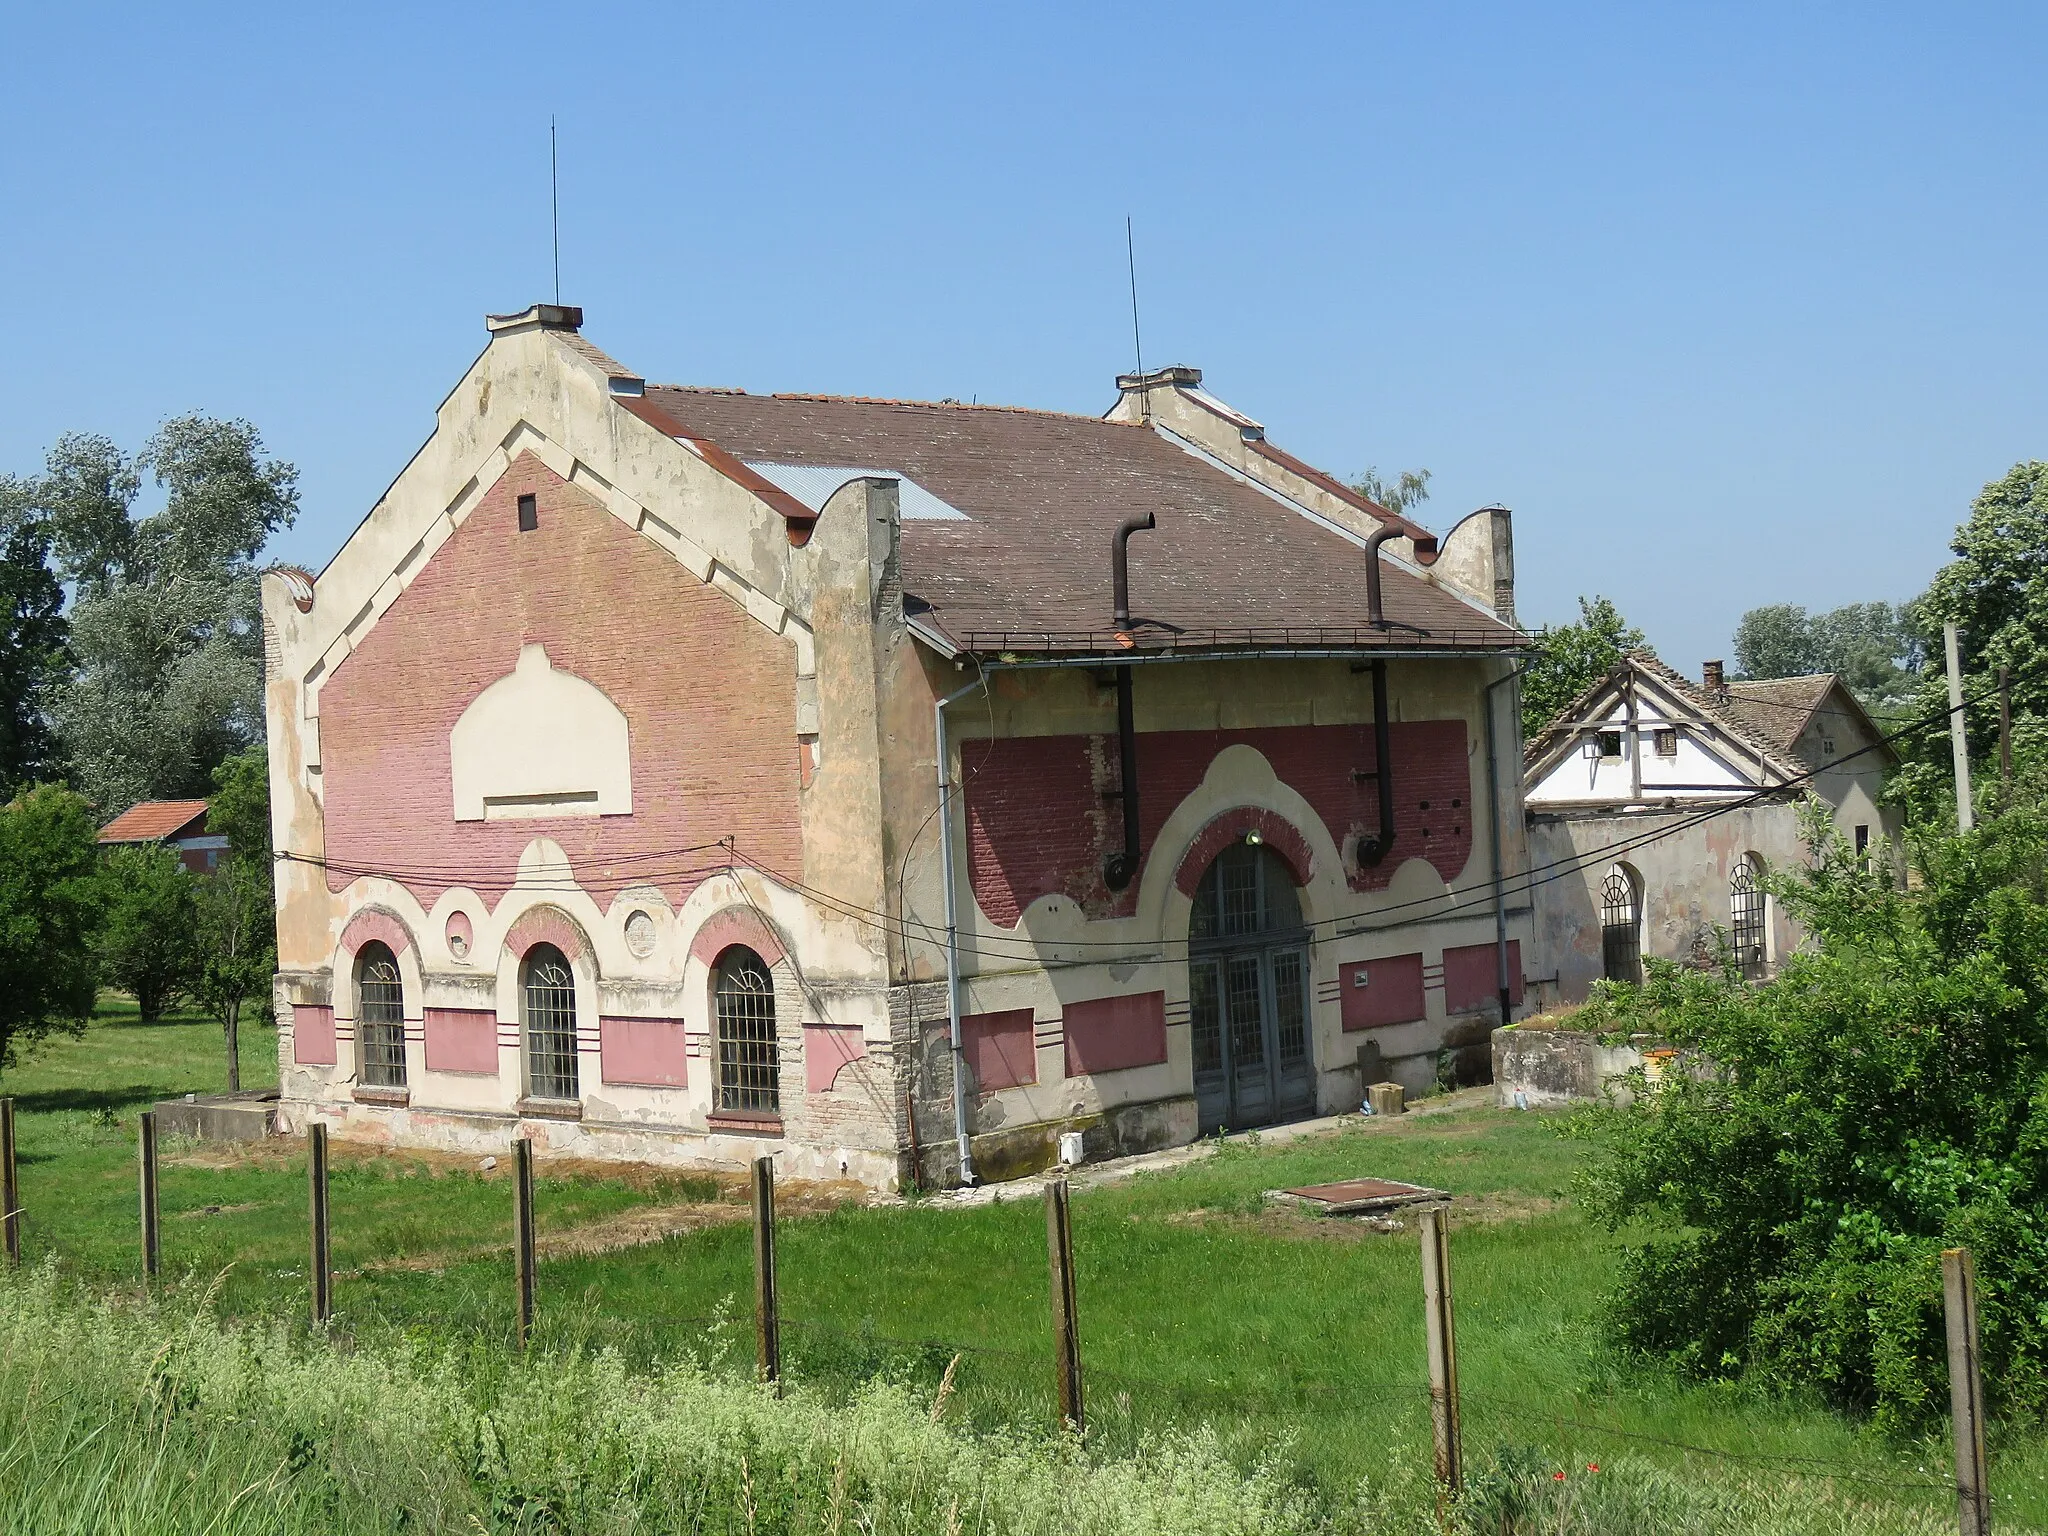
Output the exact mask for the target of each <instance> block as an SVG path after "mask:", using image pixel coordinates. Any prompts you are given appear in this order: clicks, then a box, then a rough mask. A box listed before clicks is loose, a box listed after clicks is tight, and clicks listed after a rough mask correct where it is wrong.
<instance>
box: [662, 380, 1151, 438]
mask: <svg viewBox="0 0 2048 1536" xmlns="http://www.w3.org/2000/svg"><path fill="white" fill-rule="evenodd" d="M647 387H648V388H649V389H672V390H675V391H677V392H678V393H681V394H692V395H736V396H745V397H746V398H747V399H750V400H790V401H808V402H812V403H815V404H821V405H900V406H908V407H911V408H913V409H916V410H927V411H1005V412H1008V413H1010V414H1011V415H1016V416H1048V417H1052V418H1054V419H1056V420H1060V421H1085V422H1090V423H1092V424H1095V425H1098V426H1105V427H1125V426H1132V425H1135V423H1132V422H1124V421H1110V420H1107V419H1105V418H1104V417H1101V416H1096V415H1092V414H1089V413H1086V412H1082V411H1049V410H1046V409H1045V408H1044V407H1043V406H1036V405H998V404H996V403H995V402H993V401H982V400H909V399H901V398H897V397H894V396H890V395H833V394H823V393H817V392H813V391H809V390H774V391H772V392H770V393H768V394H765V395H757V394H754V393H752V392H751V391H750V390H745V389H736V388H732V387H729V386H720V385H712V384H650V385H648V386H647Z"/></svg>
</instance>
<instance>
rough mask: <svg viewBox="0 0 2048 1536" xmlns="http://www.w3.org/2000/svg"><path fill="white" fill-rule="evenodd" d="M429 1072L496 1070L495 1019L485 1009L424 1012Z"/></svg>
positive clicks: (496, 1030) (496, 1031)
mask: <svg viewBox="0 0 2048 1536" xmlns="http://www.w3.org/2000/svg"><path fill="white" fill-rule="evenodd" d="M425 1022H426V1035H427V1070H428V1071H429V1072H488V1073H491V1074H492V1075H496V1073H497V1070H498V1016H497V1015H496V1014H495V1013H493V1012H491V1011H490V1010H489V1009H488V1008H429V1009H427V1010H426V1021H425Z"/></svg>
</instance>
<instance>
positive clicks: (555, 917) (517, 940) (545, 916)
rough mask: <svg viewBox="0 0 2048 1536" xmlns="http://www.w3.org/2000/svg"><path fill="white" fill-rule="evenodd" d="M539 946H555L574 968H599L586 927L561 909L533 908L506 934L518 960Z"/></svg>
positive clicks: (506, 938) (522, 915) (506, 945)
mask: <svg viewBox="0 0 2048 1536" xmlns="http://www.w3.org/2000/svg"><path fill="white" fill-rule="evenodd" d="M536 944H552V945H554V946H555V948H557V949H559V950H560V951H561V952H562V955H563V957H564V958H565V959H567V960H568V961H569V963H570V964H571V965H574V964H575V963H576V962H578V961H579V960H580V961H582V962H584V963H585V964H587V965H589V966H590V967H591V969H593V970H595V969H596V968H597V951H596V949H595V948H594V947H593V946H592V945H591V942H590V940H589V938H588V937H587V936H586V935H585V934H584V932H583V925H582V924H581V923H579V922H577V921H576V919H575V918H573V917H571V916H570V915H569V914H568V913H566V912H564V911H563V910H562V909H561V908H560V907H534V908H533V909H532V910H530V911H528V912H525V913H523V914H521V916H520V918H519V921H517V922H516V923H514V924H513V925H512V926H511V927H510V928H509V929H507V930H506V933H505V948H507V949H508V950H510V951H511V952H512V957H513V958H514V959H515V960H523V959H525V958H526V952H527V951H528V950H529V949H531V948H533V946H534V945H536Z"/></svg>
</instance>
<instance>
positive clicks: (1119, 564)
mask: <svg viewBox="0 0 2048 1536" xmlns="http://www.w3.org/2000/svg"><path fill="white" fill-rule="evenodd" d="M1158 526H1159V519H1158V518H1157V517H1155V516H1153V514H1152V513H1150V512H1147V513H1146V514H1145V515H1144V516H1143V517H1127V518H1125V519H1124V520H1123V521H1122V522H1121V523H1119V524H1117V529H1116V537H1115V538H1114V539H1113V540H1111V542H1110V546H1109V576H1110V586H1111V597H1112V608H1111V614H1112V616H1113V617H1114V619H1115V620H1116V627H1117V628H1118V629H1125V628H1128V627H1129V625H1130V622H1131V553H1130V548H1129V545H1130V542H1131V535H1132V534H1134V533H1143V532H1144V531H1145V530H1146V529H1148V528H1157V527H1158Z"/></svg>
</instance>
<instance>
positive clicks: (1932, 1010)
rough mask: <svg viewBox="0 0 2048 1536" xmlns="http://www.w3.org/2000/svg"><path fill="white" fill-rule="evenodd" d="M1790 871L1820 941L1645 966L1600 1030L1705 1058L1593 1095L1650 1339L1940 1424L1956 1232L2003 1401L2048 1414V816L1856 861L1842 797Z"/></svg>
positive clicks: (1695, 1366) (1782, 884)
mask: <svg viewBox="0 0 2048 1536" xmlns="http://www.w3.org/2000/svg"><path fill="white" fill-rule="evenodd" d="M1805 825H1806V828H1807V835H1808V839H1809V842H1810V844H1811V846H1812V850H1813V858H1814V864H1813V868H1812V869H1811V870H1808V871H1800V872H1796V873H1793V874H1790V875H1786V876H1779V877H1774V879H1773V882H1772V884H1773V889H1774V892H1775V894H1777V895H1778V896H1779V897H1780V898H1781V899H1782V900H1783V901H1784V902H1785V903H1786V905H1787V906H1788V907H1789V908H1790V909H1791V910H1793V911H1794V912H1795V913H1796V914H1797V916H1798V917H1799V919H1800V920H1801V922H1802V923H1803V924H1804V925H1805V927H1806V929H1807V932H1808V934H1809V935H1810V940H1809V942H1808V943H1807V944H1806V945H1803V946H1802V947H1801V948H1800V949H1799V951H1798V952H1797V953H1795V954H1793V955H1791V956H1789V957H1788V958H1787V959H1786V960H1785V963H1784V966H1783V968H1782V969H1781V971H1780V972H1779V974H1778V976H1777V977H1776V978H1775V979H1773V980H1772V981H1769V982H1766V983H1764V984H1762V985H1755V984H1751V983H1748V982H1745V981H1744V980H1743V979H1742V977H1741V975H1740V974H1739V973H1738V972H1737V971H1736V970H1734V969H1733V968H1732V967H1730V968H1729V969H1727V970H1725V971H1723V972H1719V973H1715V972H1702V971H1698V970H1691V969H1686V968H1681V967H1679V966H1675V965H1670V964H1667V963H1663V962H1652V963H1651V965H1650V975H1649V977H1648V979H1647V981H1646V982H1645V984H1644V985H1643V986H1641V987H1640V988H1638V987H1633V986H1608V985H1607V984H1602V988H1601V991H1600V993H1599V995H1597V996H1596V997H1595V999H1594V1001H1593V1002H1592V1003H1591V1004H1590V1005H1589V1008H1588V1010H1587V1013H1586V1014H1585V1015H1584V1018H1585V1022H1586V1025H1587V1026H1590V1027H1592V1028H1594V1029H1599V1030H1615V1031H1636V1030H1640V1031H1644V1032H1647V1033H1651V1034H1654V1035H1657V1036H1660V1037H1662V1038H1663V1039H1665V1040H1667V1041H1669V1042H1670V1043H1671V1044H1673V1045H1675V1046H1677V1047H1678V1048H1679V1049H1680V1050H1681V1051H1682V1052H1683V1053H1685V1055H1686V1057H1687V1058H1688V1059H1689V1060H1690V1062H1691V1063H1692V1066H1693V1069H1692V1070H1690V1071H1670V1070H1667V1071H1666V1072H1664V1073H1663V1074H1662V1076H1661V1078H1660V1080H1659V1086H1658V1087H1657V1088H1656V1090H1655V1091H1654V1092H1652V1091H1649V1090H1648V1088H1647V1085H1646V1084H1644V1083H1642V1082H1640V1081H1639V1082H1638V1083H1637V1085H1636V1086H1637V1090H1638V1091H1637V1093H1636V1095H1635V1097H1634V1100H1633V1102H1632V1103H1631V1104H1629V1105H1627V1106H1626V1107H1619V1108H1608V1109H1604V1110H1598V1111H1594V1112H1592V1113H1591V1115H1590V1117H1589V1118H1588V1119H1586V1120H1584V1121H1582V1122H1581V1128H1582V1129H1583V1130H1584V1131H1585V1132H1586V1134H1588V1135H1589V1136H1590V1137H1591V1138H1592V1139H1593V1140H1594V1141H1595V1142H1596V1143H1597V1145H1598V1146H1599V1148H1600V1150H1601V1154H1602V1155H1601V1156H1600V1158H1599V1159H1598V1161H1597V1163H1596V1171H1595V1173H1594V1175H1593V1192H1594V1193H1595V1195H1596V1197H1597V1203H1598V1206H1599V1208H1600V1209H1601V1211H1602V1212H1603V1213H1604V1214H1605V1216H1606V1217H1607V1218H1608V1219H1609V1220H1610V1221H1611V1222H1612V1223H1613V1224H1614V1225H1615V1226H1616V1227H1622V1226H1627V1227H1629V1229H1630V1230H1631V1231H1633V1232H1634V1233H1637V1234H1644V1235H1646V1236H1647V1239H1648V1240H1647V1241H1641V1240H1639V1241H1638V1242H1637V1243H1636V1244H1635V1245H1634V1246H1632V1247H1630V1248H1628V1249H1627V1250H1626V1251H1625V1253H1624V1258H1623V1265H1622V1278H1621V1284H1620V1286H1619V1289H1618V1292H1617V1302H1616V1307H1617V1321H1618V1323H1619V1325H1620V1326H1619V1333H1620V1336H1621V1338H1622V1340H1623V1341H1624V1342H1625V1343H1626V1344H1627V1345H1628V1346H1630V1347H1633V1348H1635V1349H1638V1350H1642V1351H1646V1352H1648V1353H1651V1354H1654V1355H1658V1356H1662V1357H1664V1358H1666V1359H1667V1360H1669V1361H1671V1362H1673V1363H1674V1364H1676V1365H1678V1366H1679V1367H1680V1368H1682V1369H1684V1370H1686V1371H1688V1372H1691V1373H1693V1374H1697V1375H1701V1376H1708V1377H1733V1376H1736V1375H1739V1374H1743V1373H1745V1372H1748V1373H1753V1374H1754V1375H1756V1376H1759V1377H1762V1378H1764V1379H1766V1380H1767V1381H1775V1382H1779V1383H1783V1384H1787V1385H1791V1386H1795V1387H1797V1388H1799V1389H1800V1390H1813V1391H1817V1392H1819V1393H1821V1394H1822V1395H1823V1396H1825V1397H1827V1398H1828V1399H1830V1400H1832V1401H1833V1402H1835V1403H1837V1404H1840V1405H1843V1406H1846V1407H1852V1408H1858V1409H1863V1410H1868V1411H1870V1412H1872V1413H1874V1414H1875V1416H1876V1417H1877V1418H1878V1420H1879V1421H1880V1422H1881V1423H1882V1424H1884V1425H1885V1426H1886V1427H1888V1428H1891V1429H1897V1430H1901V1431H1909V1432H1911V1431H1919V1430H1922V1429H1925V1428H1927V1427H1929V1426H1931V1425H1932V1424H1933V1423H1934V1422H1936V1421H1938V1419H1939V1418H1940V1417H1941V1415H1942V1414H1943V1413H1944V1412H1945V1410H1946V1408H1947V1401H1946V1398H1947V1392H1946V1388H1945V1387H1944V1386H1942V1382H1943V1381H1944V1379H1945V1375H1946V1373H1945V1370H1944V1368H1943V1353H1944V1342H1943V1332H1942V1313H1941V1270H1940V1253H1941V1250H1942V1249H1943V1248H1945V1247H1956V1246H1963V1247H1968V1248H1970V1249H1972V1250H1973V1251H1974V1253H1975V1255H1976V1261H1977V1265H1978V1274H1979V1279H1980V1302H1981V1307H1982V1314H1981V1315H1982V1324H1983V1357H1984V1361H1985V1366H1986V1376H1987V1381H1988V1385H1989V1389H1990V1392H1991V1396H1992V1403H1993V1409H1994V1412H1995V1413H1996V1414H1997V1415H1998V1416H1999V1417H2000V1418H2002V1419H2007V1420H2009V1421H2012V1422H2018V1421H2020V1420H2023V1419H2037V1418H2039V1417H2041V1416H2042V1415H2043V1414H2044V1413H2048V1306H2044V1304H2043V1303H2044V1298H2048V817H2044V816H2042V815H2040V814H2038V813H2037V812H2032V811H2028V812H2025V813H2008V814H2006V815H2003V816H1996V817H1993V818H1991V819H1989V820H1988V821H1987V822H1986V823H1985V824H1983V825H1982V826H1980V827H1979V829H1978V830H1977V831H1976V832H1974V833H1972V834H1971V835H1969V836H1968V837H1948V838H1940V839H1925V840H1922V841H1920V842H1919V844H1918V846H1917V848H1916V863H1917V864H1918V865H1919V869H1920V873H1921V877H1922V881H1923V884H1922V888H1921V889H1919V890H1917V891H1912V892H1908V891H1905V890H1901V889H1900V888H1899V887H1898V883H1897V882H1896V880H1895V879H1894V878H1892V876H1891V873H1890V872H1889V871H1884V870H1872V869H1866V868H1864V867H1863V861H1861V860H1859V859H1858V858H1857V857H1856V855H1855V854H1854V852H1853V851H1852V850H1850V849H1849V848H1847V847H1846V846H1845V845H1844V844H1843V842H1842V839H1841V836H1840V833H1839V832H1838V831H1837V830H1835V828H1834V827H1833V825H1832V822H1831V821H1830V820H1829V819H1828V817H1827V816H1826V814H1825V812H1823V811H1820V810H1818V808H1815V807H1811V806H1810V807H1809V810H1808V816H1807V820H1806V823H1805Z"/></svg>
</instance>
